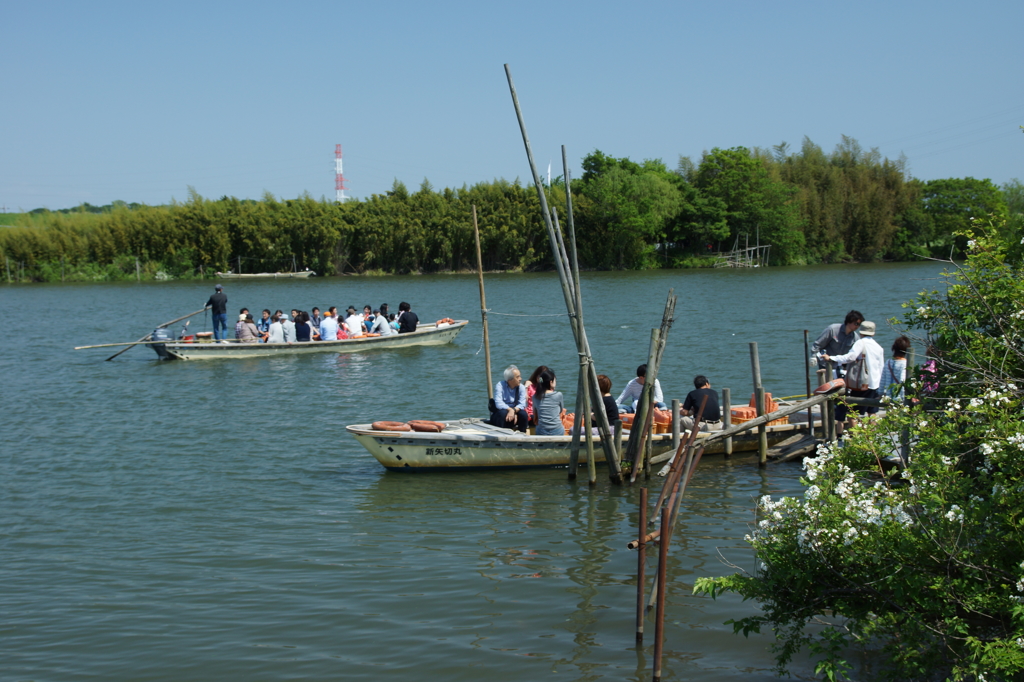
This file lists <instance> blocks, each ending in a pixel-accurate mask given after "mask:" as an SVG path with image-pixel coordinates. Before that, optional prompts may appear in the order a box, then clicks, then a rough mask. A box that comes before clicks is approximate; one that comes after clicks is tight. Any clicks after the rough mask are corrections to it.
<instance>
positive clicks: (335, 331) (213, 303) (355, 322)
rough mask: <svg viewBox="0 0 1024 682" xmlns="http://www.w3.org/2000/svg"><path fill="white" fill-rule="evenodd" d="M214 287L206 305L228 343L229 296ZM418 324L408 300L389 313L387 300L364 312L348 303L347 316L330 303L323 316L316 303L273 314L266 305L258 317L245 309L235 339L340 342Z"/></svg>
mask: <svg viewBox="0 0 1024 682" xmlns="http://www.w3.org/2000/svg"><path fill="white" fill-rule="evenodd" d="M214 289H215V291H214V294H213V295H212V296H210V299H209V300H208V301H207V302H206V307H207V308H210V309H211V312H212V314H213V338H214V340H215V341H221V342H223V343H228V340H227V301H228V298H227V295H226V294H225V293H224V285H222V284H218V285H216V286H215V287H214ZM418 326H419V317H418V316H417V315H416V313H414V312H412V307H411V306H410V305H409V304H408V303H406V302H405V301H402V302H401V303H400V304H399V306H398V313H397V314H395V313H389V312H388V304H387V303H382V304H381V305H380V307H379V308H371V307H370V306H368V305H367V306H363V310H362V312H359V311H358V310H357V309H356V308H355V307H354V306H349V307H348V309H347V310H346V311H345V315H344V316H342V315H341V314H340V313H339V312H338V307H337V306H330V307H329V308H328V309H327V312H325V313H323V315H321V313H320V308H317V307H315V306H314V307H313V310H312V311H311V312H306V311H304V310H298V309H296V308H292V310H291V313H290V314H289V313H286V312H284V311H283V310H277V311H275V312H273V313H272V312H270V309H268V308H264V309H263V312H262V313H261V315H260V318H259V320H256V319H254V318H253V316H252V313H250V312H249V309H248V308H242V309H241V310H239V312H238V321H237V322H236V323H235V339H236V340H237V341H238V342H239V343H307V342H313V341H340V340H344V339H353V338H358V337H361V336H390V335H392V334H408V333H411V332H414V331H416V329H417V327H418Z"/></svg>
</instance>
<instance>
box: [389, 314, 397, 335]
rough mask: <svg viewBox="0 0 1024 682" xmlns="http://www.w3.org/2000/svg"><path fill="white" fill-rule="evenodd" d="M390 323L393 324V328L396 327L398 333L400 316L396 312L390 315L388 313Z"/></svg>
mask: <svg viewBox="0 0 1024 682" xmlns="http://www.w3.org/2000/svg"><path fill="white" fill-rule="evenodd" d="M388 324H389V325H391V328H392V329H394V330H395V333H396V334H397V333H398V317H397V316H396V315H395V314H394V313H391V314H390V315H388Z"/></svg>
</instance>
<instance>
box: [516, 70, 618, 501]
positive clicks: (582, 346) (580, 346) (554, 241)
mask: <svg viewBox="0 0 1024 682" xmlns="http://www.w3.org/2000/svg"><path fill="white" fill-rule="evenodd" d="M505 76H506V78H507V79H508V87H509V92H510V94H511V96H512V103H513V105H514V106H515V110H516V118H517V119H518V121H519V130H520V132H521V133H522V136H523V146H524V147H525V148H526V158H527V160H528V161H529V163H530V172H531V173H532V174H533V184H534V187H536V189H537V198H538V199H539V201H540V206H541V214H542V215H543V216H544V223H545V226H546V227H547V230H548V241H549V242H550V244H551V249H552V255H553V256H554V259H555V265H556V266H557V269H558V279H559V281H560V282H561V284H562V296H563V297H564V298H565V307H566V311H567V312H568V313H569V315H570V316H574V315H575V310H574V305H573V303H574V297H573V296H572V294H571V290H570V288H569V282H568V275H567V273H566V272H565V267H564V265H563V262H562V259H561V257H560V253H559V249H558V238H557V237H556V236H555V227H554V224H553V223H552V221H551V213H550V211H549V210H548V200H547V195H546V194H545V192H544V185H543V184H542V183H541V180H540V174H539V173H538V171H537V164H536V162H535V161H534V158H533V149H532V148H531V146H530V137H529V135H528V134H527V132H526V122H525V121H524V120H523V112H522V109H521V108H520V106H519V96H518V95H517V94H516V86H515V84H514V83H513V81H512V71H511V69H509V66H508V64H505ZM572 326H573V331H574V332H575V334H576V348H577V352H578V353H580V354H581V355H584V356H585V357H586V358H587V360H588V362H589V372H588V374H589V375H590V376H589V381H588V384H589V387H590V391H591V393H592V397H594V398H596V399H595V400H594V404H597V403H600V402H601V395H600V389H599V388H598V387H597V372H596V370H595V369H594V363H593V358H592V356H591V354H590V342H589V341H588V340H587V334H586V331H585V329H584V328H583V326H582V325H572ZM595 416H596V417H597V427H598V430H599V432H600V434H601V445H602V447H603V448H604V451H605V459H606V461H607V462H608V477H609V479H610V480H611V481H612V483H615V484H621V483H622V470H621V468H620V466H619V460H618V457H617V453H616V452H615V448H614V446H613V444H612V439H611V430H610V428H609V426H608V417H607V415H605V413H604V410H597V413H596V415H595Z"/></svg>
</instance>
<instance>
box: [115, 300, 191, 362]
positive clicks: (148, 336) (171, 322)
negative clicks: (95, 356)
mask: <svg viewBox="0 0 1024 682" xmlns="http://www.w3.org/2000/svg"><path fill="white" fill-rule="evenodd" d="M204 310H206V308H203V309H202V310H197V311H195V312H194V313H189V314H188V315H182V316H181V317H177V318H175V319H173V320H171V321H170V322H164V323H163V324H158V325H157V326H156V328H157V329H160V328H161V327H169V326H171V325H172V324H174V323H175V322H181V321H182V320H184V319H187V318H189V317H192V316H193V315H198V314H199V313H201V312H203V311H204ZM151 336H153V332H150V333H149V334H146V335H145V336H143V337H142V338H141V339H139V340H138V341H136V342H135V343H130V344H128V348H131V347H132V346H135V345H138V344H140V343H142V342H143V341H148V340H149V339H150V337H151ZM128 348H125V349H124V350H119V351H117V352H116V353H114V354H113V355H111V356H110V357H109V358H107V359H106V362H110V361H111V360H113V359H114V358H116V357H117V356H118V355H120V354H121V353H124V352H125V351H126V350H128Z"/></svg>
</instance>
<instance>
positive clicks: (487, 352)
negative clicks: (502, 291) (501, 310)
mask: <svg viewBox="0 0 1024 682" xmlns="http://www.w3.org/2000/svg"><path fill="white" fill-rule="evenodd" d="M473 234H474V235H475V236H476V274H477V279H478V280H479V282H480V318H481V321H482V322H483V327H484V364H485V366H486V368H487V399H488V400H490V399H491V398H493V397H494V384H492V383H491V337H490V333H489V332H488V329H487V295H486V294H485V293H484V259H483V255H482V252H481V251H480V226H479V225H478V224H477V221H476V204H473Z"/></svg>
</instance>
